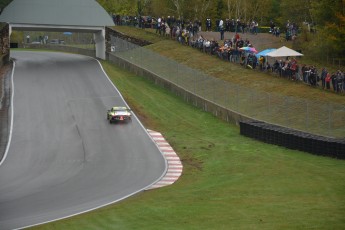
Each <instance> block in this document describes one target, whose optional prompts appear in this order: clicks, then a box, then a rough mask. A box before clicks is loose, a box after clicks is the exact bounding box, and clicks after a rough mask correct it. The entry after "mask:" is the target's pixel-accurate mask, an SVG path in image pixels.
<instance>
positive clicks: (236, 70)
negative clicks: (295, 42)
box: [114, 26, 345, 105]
mask: <svg viewBox="0 0 345 230" xmlns="http://www.w3.org/2000/svg"><path fill="white" fill-rule="evenodd" d="M114 29H115V30H117V31H120V32H122V33H124V34H127V35H130V36H133V37H136V38H141V39H144V40H147V41H150V42H152V43H153V44H152V45H150V46H146V48H148V49H151V50H153V51H155V52H157V53H159V54H161V55H163V56H166V57H169V58H171V59H173V60H177V61H178V62H180V63H183V64H185V65H187V66H190V67H192V68H195V69H198V70H201V71H203V72H205V73H207V74H210V75H212V76H214V77H217V78H220V79H223V80H226V81H229V82H232V83H235V84H239V85H242V86H246V87H249V88H253V89H257V90H262V91H264V92H271V93H277V94H280V95H287V96H294V97H297V98H303V99H310V100H317V101H319V102H325V103H327V102H333V103H339V104H342V105H345V100H344V95H338V94H335V93H333V92H328V91H325V90H322V89H320V88H313V87H310V86H308V85H306V84H303V83H301V82H295V81H289V80H287V79H284V78H280V77H278V76H276V75H274V74H268V73H261V72H259V71H253V70H250V69H245V68H243V67H242V66H240V65H238V64H233V63H229V62H225V61H222V60H220V59H219V58H216V57H214V56H210V55H206V54H205V53H202V52H200V51H198V50H196V49H193V48H191V47H188V46H182V45H180V44H179V43H178V42H176V41H175V40H171V39H170V38H164V37H161V36H159V35H157V34H156V33H155V32H154V30H152V29H145V30H142V29H137V28H133V27H125V26H123V27H121V26H117V27H114ZM203 35H204V36H205V37H208V38H215V39H216V40H219V33H216V32H204V33H203ZM232 36H233V33H226V34H225V38H230V37H232ZM241 36H243V38H248V39H249V41H251V43H252V44H253V45H254V46H255V47H256V48H257V50H259V51H260V50H263V49H266V48H279V47H281V46H282V45H285V46H288V47H291V46H292V44H291V42H285V41H281V39H280V38H276V37H274V36H272V35H270V34H258V35H252V34H249V33H246V34H244V35H242V34H241ZM298 61H299V62H300V63H310V62H311V61H310V58H308V57H302V58H299V59H298ZM329 68H332V67H329Z"/></svg>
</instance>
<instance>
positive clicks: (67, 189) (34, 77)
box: [0, 51, 166, 229]
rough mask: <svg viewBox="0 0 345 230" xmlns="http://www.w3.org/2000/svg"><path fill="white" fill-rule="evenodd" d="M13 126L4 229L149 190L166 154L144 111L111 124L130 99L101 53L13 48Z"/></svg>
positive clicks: (0, 218)
mask: <svg viewBox="0 0 345 230" xmlns="http://www.w3.org/2000/svg"><path fill="white" fill-rule="evenodd" d="M11 57H13V58H15V59H16V68H15V70H14V75H13V90H14V97H13V129H12V139H11V142H10V146H9V150H8V152H7V157H6V159H5V161H4V163H3V164H2V165H1V166H0V229H14V228H21V227H26V226H31V225H36V224H39V223H43V222H47V221H51V220H55V219H60V218H64V217H67V216H71V215H75V214H77V213H82V212H85V211H89V210H92V209H94V208H97V207H101V206H104V205H106V204H110V203H113V202H116V201H119V200H121V199H124V198H126V197H128V196H130V195H133V194H135V193H137V192H140V191H142V190H143V189H144V188H146V187H148V186H149V185H151V184H153V183H154V182H155V181H157V180H158V179H159V178H160V177H161V176H162V175H163V174H164V172H165V171H166V161H165V159H164V157H163V156H162V154H161V153H160V152H159V150H158V148H157V147H156V145H155V144H154V142H153V141H152V140H151V138H150V137H149V136H148V134H147V132H146V130H145V129H144V127H143V126H142V125H141V124H140V122H139V121H138V120H137V118H136V117H133V119H132V122H130V123H127V124H111V125H110V124H109V122H108V121H107V120H106V110H107V109H109V108H110V107H112V106H115V105H120V106H121V105H125V102H124V101H123V99H122V97H121V95H120V94H119V93H118V91H117V90H116V89H115V87H114V86H113V85H112V84H111V82H110V81H109V80H108V78H107V76H106V75H105V74H104V73H103V71H102V69H101V67H100V65H99V64H98V62H97V61H96V60H94V59H91V58H88V57H84V56H79V55H72V54H63V53H54V52H24V51H16V52H12V51H11Z"/></svg>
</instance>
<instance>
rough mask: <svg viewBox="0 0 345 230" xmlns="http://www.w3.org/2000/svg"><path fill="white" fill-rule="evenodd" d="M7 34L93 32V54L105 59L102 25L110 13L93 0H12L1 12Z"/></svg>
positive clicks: (109, 21) (103, 28)
mask: <svg viewBox="0 0 345 230" xmlns="http://www.w3.org/2000/svg"><path fill="white" fill-rule="evenodd" d="M0 22H5V23H8V24H9V34H10V35H11V33H12V31H13V30H18V31H53V32H60V31H61V32H67V31H68V32H85V33H93V34H94V41H95V47H96V57H97V58H100V59H105V58H106V55H105V52H106V45H105V27H106V26H113V25H114V22H113V20H112V18H111V17H110V15H109V14H108V13H107V12H106V11H105V10H104V9H103V7H102V6H101V5H99V4H98V3H97V1H95V0H58V1H57V0H13V1H12V2H11V3H10V4H9V5H8V6H7V7H6V8H5V9H4V10H3V12H2V14H1V15H0Z"/></svg>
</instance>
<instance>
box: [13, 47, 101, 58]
mask: <svg viewBox="0 0 345 230" xmlns="http://www.w3.org/2000/svg"><path fill="white" fill-rule="evenodd" d="M19 48H30V49H49V50H56V51H61V52H66V53H75V54H80V55H85V56H90V57H94V58H96V51H95V50H89V49H82V48H77V47H73V46H65V45H51V44H46V45H45V44H24V46H23V45H22V44H20V45H19Z"/></svg>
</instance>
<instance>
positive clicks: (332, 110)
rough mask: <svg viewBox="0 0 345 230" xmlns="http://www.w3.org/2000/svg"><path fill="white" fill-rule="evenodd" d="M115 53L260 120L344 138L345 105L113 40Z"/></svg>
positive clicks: (204, 96) (218, 102)
mask: <svg viewBox="0 0 345 230" xmlns="http://www.w3.org/2000/svg"><path fill="white" fill-rule="evenodd" d="M111 44H112V51H113V52H112V54H113V55H116V56H118V57H121V58H123V59H125V60H127V61H128V62H130V63H132V64H134V65H136V66H138V67H140V68H143V69H146V70H149V71H150V72H153V73H155V74H157V75H158V76H160V77H161V78H163V79H165V80H168V81H170V82H172V83H174V84H176V85H178V86H180V87H182V88H184V89H186V90H188V91H190V92H193V94H195V95H198V96H200V97H202V98H204V99H207V100H209V101H212V102H214V103H215V104H218V105H220V106H223V107H225V108H229V109H231V110H233V111H236V112H238V113H241V114H244V115H247V116H249V117H252V118H254V119H256V120H259V121H264V122H267V123H271V124H276V125H279V126H283V127H287V128H292V129H296V130H300V131H304V132H308V133H312V134H316V135H322V136H327V137H336V138H344V137H345V106H344V105H341V104H336V103H331V102H330V103H320V102H318V101H311V100H304V99H300V98H295V97H291V96H282V95H278V94H273V93H267V92H262V91H258V90H254V89H248V88H246V87H242V86H239V85H236V84H232V83H230V82H227V81H224V80H221V79H218V78H215V77H212V76H210V75H207V74H205V73H203V72H201V71H199V70H196V69H192V68H190V67H188V66H185V65H183V64H180V63H178V62H176V61H174V60H171V59H169V58H166V57H164V56H161V55H159V54H157V53H155V52H153V51H150V50H148V49H146V48H143V47H140V46H137V45H135V44H132V43H130V42H128V41H125V40H122V39H119V38H117V37H111Z"/></svg>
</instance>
